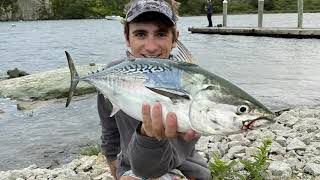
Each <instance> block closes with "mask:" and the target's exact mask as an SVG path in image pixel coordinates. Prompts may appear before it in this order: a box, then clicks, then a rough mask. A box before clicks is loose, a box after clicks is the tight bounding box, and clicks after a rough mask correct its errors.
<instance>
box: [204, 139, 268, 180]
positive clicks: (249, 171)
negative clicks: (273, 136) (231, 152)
mask: <svg viewBox="0 0 320 180" xmlns="http://www.w3.org/2000/svg"><path fill="white" fill-rule="evenodd" d="M271 144H272V140H270V139H266V140H264V141H263V144H262V145H261V146H259V147H257V148H258V152H257V153H256V154H253V155H252V157H253V158H254V160H253V161H249V160H240V161H235V160H233V161H231V162H229V163H227V162H225V161H223V160H221V159H219V157H218V156H217V155H215V154H214V155H213V157H212V159H210V161H209V165H208V166H209V170H210V171H211V175H212V180H222V179H240V180H245V179H253V180H264V179H268V173H267V169H268V166H269V161H271V159H270V158H269V157H268V154H269V151H270V149H269V148H270V146H271ZM239 162H240V163H241V164H242V165H243V166H244V170H245V172H244V173H243V172H242V173H239V172H236V170H235V167H236V165H237V164H238V163H239Z"/></svg>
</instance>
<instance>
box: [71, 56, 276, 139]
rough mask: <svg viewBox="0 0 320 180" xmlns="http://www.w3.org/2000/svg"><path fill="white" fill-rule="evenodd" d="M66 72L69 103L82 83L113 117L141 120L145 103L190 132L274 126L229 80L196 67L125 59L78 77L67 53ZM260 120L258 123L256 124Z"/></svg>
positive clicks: (176, 62)
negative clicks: (107, 103)
mask: <svg viewBox="0 0 320 180" xmlns="http://www.w3.org/2000/svg"><path fill="white" fill-rule="evenodd" d="M66 55H67V59H68V63H69V68H70V72H71V86H70V90H69V96H68V100H67V104H66V106H68V105H69V103H70V101H71V98H72V96H73V92H74V90H75V89H76V86H77V84H78V82H79V81H86V82H88V83H90V84H92V85H94V86H95V87H96V89H97V90H98V91H100V92H101V93H103V94H104V96H105V97H106V98H108V99H109V101H110V102H111V103H112V105H113V111H112V114H111V116H113V115H114V114H115V113H116V112H118V111H119V110H120V109H121V110H122V111H123V112H125V113H127V114H128V115H129V116H132V117H133V118H135V119H137V120H140V121H141V120H142V114H141V107H142V104H143V103H144V102H146V103H149V104H154V103H155V102H160V103H161V105H162V110H163V115H164V116H163V117H166V116H165V115H166V114H167V113H168V112H175V113H176V115H177V120H178V131H179V132H185V131H187V130H188V129H193V130H195V131H196V132H198V133H200V134H202V135H215V134H221V135H228V134H234V133H239V132H242V131H244V130H247V129H252V128H256V125H257V124H259V126H264V125H266V124H270V123H272V122H273V119H274V113H272V112H271V111H270V110H269V109H268V108H266V107H265V106H264V105H263V104H261V103H260V102H258V101H257V100H256V99H254V98H253V97H252V96H250V95H249V94H248V93H246V92H244V91H243V90H241V89H240V88H239V87H237V86H236V85H234V84H232V83H230V82H229V81H227V80H225V79H223V78H221V77H219V76H217V75H215V74H213V73H210V72H208V71H206V70H204V69H203V68H201V67H200V66H198V65H196V64H193V63H188V61H189V60H186V61H187V62H182V59H184V58H185V57H186V56H185V57H181V56H180V58H176V59H175V60H169V59H155V58H140V59H139V58H135V59H133V58H128V59H127V60H124V61H123V62H121V63H119V64H117V65H114V66H111V67H108V68H105V69H103V70H101V71H99V72H96V73H93V74H90V75H87V76H84V77H79V75H78V73H77V71H76V69H75V65H74V62H73V60H72V58H71V56H70V54H69V53H68V52H66ZM257 122H259V123H257Z"/></svg>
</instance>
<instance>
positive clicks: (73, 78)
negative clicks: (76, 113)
mask: <svg viewBox="0 0 320 180" xmlns="http://www.w3.org/2000/svg"><path fill="white" fill-rule="evenodd" d="M65 53H66V56H67V60H68V65H69V70H70V75H71V81H70V88H69V94H68V99H67V103H66V107H68V106H69V104H70V102H71V99H72V96H73V94H74V91H75V89H76V87H77V85H78V83H79V80H80V77H79V75H78V72H77V70H76V67H75V65H74V62H73V60H72V58H71V56H70V54H69V53H68V52H67V51H65Z"/></svg>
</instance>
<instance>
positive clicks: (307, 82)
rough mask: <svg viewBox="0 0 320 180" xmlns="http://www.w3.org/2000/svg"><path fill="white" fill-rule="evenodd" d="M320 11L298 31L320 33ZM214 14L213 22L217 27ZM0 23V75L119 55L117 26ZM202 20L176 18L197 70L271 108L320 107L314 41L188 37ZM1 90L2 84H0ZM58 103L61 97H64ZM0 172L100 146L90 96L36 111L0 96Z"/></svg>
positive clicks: (247, 22)
mask: <svg viewBox="0 0 320 180" xmlns="http://www.w3.org/2000/svg"><path fill="white" fill-rule="evenodd" d="M228 18H229V19H228V23H229V25H230V26H256V24H257V16H256V15H233V16H228ZM296 19H297V17H296V14H266V15H265V16H264V25H265V26H268V27H272V26H277V27H286V26H290V27H294V26H296ZM319 19H320V13H317V14H308V13H306V14H304V27H318V28H320V22H319ZM221 20H222V18H221V16H214V17H213V21H214V24H221V23H222V22H221ZM11 24H12V23H10V22H1V23H0V54H1V57H0V72H5V71H6V70H8V69H13V68H15V67H18V68H20V69H22V70H25V71H27V72H29V73H35V72H40V71H45V70H49V69H55V68H59V67H65V66H66V65H67V62H66V58H65V55H64V51H65V50H68V51H69V52H70V53H72V54H73V57H74V59H75V61H76V62H77V64H79V65H80V64H88V63H90V62H95V63H108V62H110V61H113V60H116V59H119V58H120V57H123V56H124V52H125V49H126V47H125V45H124V39H123V37H122V33H123V32H122V26H121V24H120V23H119V22H116V21H106V20H65V21H33V22H15V23H14V24H15V25H16V26H15V27H14V28H13V27H11ZM206 24H207V19H206V17H204V16H203V17H182V18H180V21H179V25H178V26H179V29H180V31H181V33H180V34H181V36H180V40H181V41H182V42H183V43H184V44H185V45H186V47H187V48H189V49H190V51H191V52H192V54H193V55H194V56H195V58H196V59H197V62H198V64H200V66H202V67H204V68H206V69H207V70H209V71H211V72H214V73H216V74H218V75H220V76H222V77H224V78H226V79H228V80H230V81H232V82H234V83H235V84H237V85H239V86H240V87H241V88H243V89H245V90H246V91H248V92H249V93H250V94H252V95H253V96H255V97H256V98H257V99H259V100H260V101H262V102H263V103H265V104H266V105H267V106H269V107H271V108H272V109H281V108H285V107H288V106H298V105H316V104H320V91H319V89H320V71H319V69H320V61H319V59H320V53H319V49H320V40H319V39H281V38H270V37H248V36H232V35H230V36H223V35H205V34H190V33H188V31H187V28H188V27H189V26H206ZM0 88H1V87H0ZM63 101H64V100H63ZM0 109H1V110H3V111H5V113H4V114H0V118H1V119H0V144H1V146H0V159H1V161H0V170H5V169H12V168H22V167H26V166H27V165H29V164H32V163H37V164H38V165H41V166H43V167H46V166H50V163H51V161H55V160H58V161H59V162H61V163H64V162H67V161H69V160H71V159H72V158H74V157H75V156H77V154H78V152H79V147H81V146H84V145H86V144H90V143H94V142H99V137H100V127H99V118H98V115H97V110H96V100H95V96H94V95H91V96H88V97H87V98H84V99H82V100H80V101H73V102H72V104H71V106H70V107H69V108H64V102H50V103H48V105H46V106H43V107H42V108H39V109H36V110H34V111H27V112H21V111H17V110H16V105H15V102H13V101H9V100H4V99H0Z"/></svg>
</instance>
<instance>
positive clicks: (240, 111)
mask: <svg viewBox="0 0 320 180" xmlns="http://www.w3.org/2000/svg"><path fill="white" fill-rule="evenodd" d="M246 112H249V106H247V105H240V106H238V108H237V114H243V113H246Z"/></svg>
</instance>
